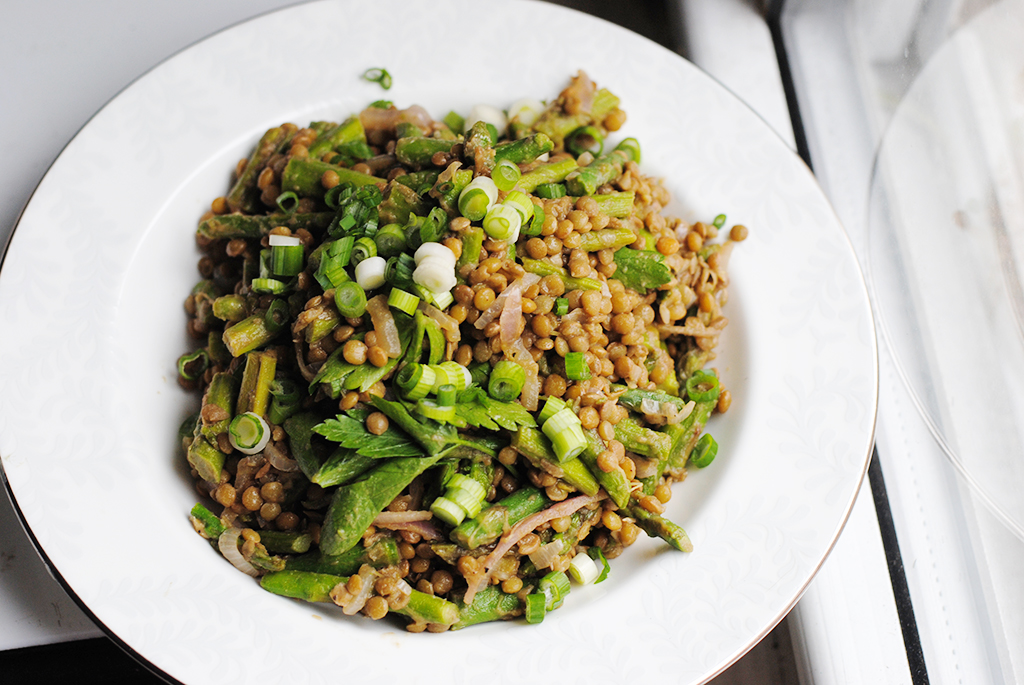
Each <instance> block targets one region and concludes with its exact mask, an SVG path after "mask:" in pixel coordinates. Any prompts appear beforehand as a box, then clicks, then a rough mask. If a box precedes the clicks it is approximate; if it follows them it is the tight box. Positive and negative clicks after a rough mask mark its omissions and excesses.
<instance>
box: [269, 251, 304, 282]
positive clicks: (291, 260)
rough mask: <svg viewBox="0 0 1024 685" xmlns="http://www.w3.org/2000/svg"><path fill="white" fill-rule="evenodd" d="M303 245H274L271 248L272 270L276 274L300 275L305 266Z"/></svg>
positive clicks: (286, 275)
mask: <svg viewBox="0 0 1024 685" xmlns="http://www.w3.org/2000/svg"><path fill="white" fill-rule="evenodd" d="M303 257H304V254H303V247H302V245H301V244H300V245H274V246H273V247H271V248H270V270H271V272H273V274H274V275H275V276H285V277H288V278H290V277H292V276H298V275H299V273H300V272H301V271H302V269H303V268H304V266H305V265H304V263H303V261H304V260H303Z"/></svg>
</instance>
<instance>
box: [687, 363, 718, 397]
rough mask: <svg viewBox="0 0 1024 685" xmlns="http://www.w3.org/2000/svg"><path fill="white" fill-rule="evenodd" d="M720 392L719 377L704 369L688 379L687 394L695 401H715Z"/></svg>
mask: <svg viewBox="0 0 1024 685" xmlns="http://www.w3.org/2000/svg"><path fill="white" fill-rule="evenodd" d="M719 392H720V389H719V386H718V377H717V376H715V374H713V373H711V372H710V371H704V370H703V369H701V370H699V371H697V372H695V373H694V374H693V375H692V376H690V377H689V378H687V379H686V395H687V397H689V398H690V399H691V400H693V401H694V402H714V401H715V400H717V399H718V394H719Z"/></svg>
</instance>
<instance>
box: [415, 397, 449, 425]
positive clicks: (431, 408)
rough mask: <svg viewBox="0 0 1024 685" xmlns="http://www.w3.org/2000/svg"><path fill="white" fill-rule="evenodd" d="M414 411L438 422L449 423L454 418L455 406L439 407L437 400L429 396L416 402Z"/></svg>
mask: <svg viewBox="0 0 1024 685" xmlns="http://www.w3.org/2000/svg"><path fill="white" fill-rule="evenodd" d="M416 411H417V412H419V414H420V415H421V416H425V417H426V418H428V419H433V420H434V421H437V422H438V423H449V422H451V421H452V420H453V419H454V418H455V407H454V406H448V407H440V406H438V404H437V402H435V401H434V400H432V399H429V398H423V399H422V400H420V401H419V402H417V403H416Z"/></svg>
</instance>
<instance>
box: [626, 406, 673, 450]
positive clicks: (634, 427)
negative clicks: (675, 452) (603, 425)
mask: <svg viewBox="0 0 1024 685" xmlns="http://www.w3.org/2000/svg"><path fill="white" fill-rule="evenodd" d="M615 439H616V440H618V441H619V442H621V443H622V446H623V447H625V448H626V449H627V450H628V451H630V452H636V453H637V454H641V455H643V456H645V457H647V458H649V459H659V460H660V459H664V458H665V455H667V454H669V452H670V451H671V449H672V438H671V437H669V436H668V435H667V434H665V433H660V432H658V431H654V430H651V429H650V428H644V427H643V426H641V425H640V424H639V423H637V421H636V420H635V419H633V418H631V417H628V416H627V417H626V418H624V419H622V420H621V421H619V422H618V423H617V424H615Z"/></svg>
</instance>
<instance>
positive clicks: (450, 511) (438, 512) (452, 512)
mask: <svg viewBox="0 0 1024 685" xmlns="http://www.w3.org/2000/svg"><path fill="white" fill-rule="evenodd" d="M430 512H431V513H432V514H433V515H434V516H436V517H437V518H439V519H441V520H442V521H444V522H445V523H447V524H448V525H450V526H457V525H459V524H460V523H462V522H463V521H464V520H465V518H466V510H465V509H463V508H462V507H460V506H459V505H458V504H456V503H455V502H453V501H451V500H450V499H448V498H447V497H438V498H437V499H435V500H434V502H433V504H431V505H430Z"/></svg>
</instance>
